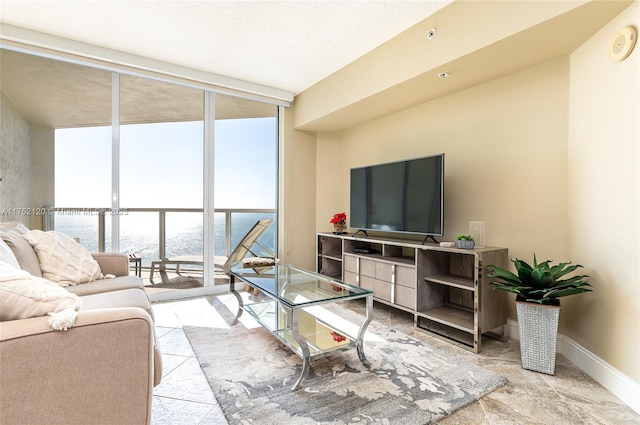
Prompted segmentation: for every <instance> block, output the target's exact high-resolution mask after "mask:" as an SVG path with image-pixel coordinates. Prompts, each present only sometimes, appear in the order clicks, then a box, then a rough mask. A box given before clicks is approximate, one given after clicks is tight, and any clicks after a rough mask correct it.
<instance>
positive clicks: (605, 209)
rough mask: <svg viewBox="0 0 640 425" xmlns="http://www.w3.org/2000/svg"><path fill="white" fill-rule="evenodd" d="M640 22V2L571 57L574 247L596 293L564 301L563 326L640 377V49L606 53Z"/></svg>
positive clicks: (570, 245)
mask: <svg viewBox="0 0 640 425" xmlns="http://www.w3.org/2000/svg"><path fill="white" fill-rule="evenodd" d="M628 25H634V26H635V27H636V28H638V27H640V3H638V2H636V3H635V4H634V5H632V6H631V7H629V8H628V9H627V10H625V11H624V12H623V13H622V14H621V15H620V16H618V17H617V18H616V19H614V20H613V21H612V22H611V23H610V24H608V25H607V26H605V27H604V28H603V29H602V30H600V31H599V32H598V33H597V34H595V35H594V36H593V37H592V38H591V39H590V40H588V41H587V42H586V43H585V44H584V45H582V46H581V47H580V48H579V49H577V50H576V51H575V52H574V53H573V54H572V55H571V57H570V59H571V61H570V63H571V71H570V81H571V87H570V96H569V110H570V114H569V144H568V150H569V162H568V192H567V203H568V252H569V256H570V258H572V259H574V260H575V261H576V262H579V263H581V264H584V266H585V267H586V269H587V270H586V271H587V273H588V274H590V275H591V276H592V281H593V285H594V292H593V293H592V294H589V295H587V296H579V297H571V298H568V299H567V302H566V303H565V307H566V312H565V314H564V321H563V332H564V333H566V334H567V335H569V336H570V337H571V338H572V339H573V340H575V341H576V342H577V343H579V344H580V345H582V346H584V347H586V348H587V349H588V350H589V351H591V352H592V353H594V354H595V355H597V356H598V357H600V358H602V359H604V360H605V361H606V362H607V363H609V364H611V365H612V366H613V367H615V368H616V369H618V370H620V371H621V372H622V373H624V374H625V375H626V376H628V377H630V378H631V379H633V380H634V381H635V382H639V383H640V362H638V353H639V352H640V277H639V276H640V238H639V236H640V226H639V224H640V173H639V171H638V170H639V169H640V150H639V148H638V143H639V141H640V120H639V119H638V117H640V96H639V93H640V48H638V46H637V45H636V48H635V50H634V51H633V53H632V54H631V55H630V56H629V57H628V58H627V59H626V60H625V61H622V62H613V61H611V60H610V58H609V56H608V54H607V52H608V50H609V44H610V43H611V40H612V38H613V37H614V35H615V34H616V32H617V31H618V30H619V29H620V28H623V27H625V26H628Z"/></svg>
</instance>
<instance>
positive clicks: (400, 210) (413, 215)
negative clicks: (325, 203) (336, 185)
mask: <svg viewBox="0 0 640 425" xmlns="http://www.w3.org/2000/svg"><path fill="white" fill-rule="evenodd" d="M443 193H444V154H439V155H433V156H428V157H424V158H416V159H410V160H406V161H398V162H391V163H387V164H377V165H371V166H368V167H361V168H352V169H351V210H350V220H349V225H350V227H351V228H353V229H361V230H377V231H383V232H406V233H419V234H424V235H433V236H442V235H443V205H444V202H443Z"/></svg>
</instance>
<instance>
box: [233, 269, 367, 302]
mask: <svg viewBox="0 0 640 425" xmlns="http://www.w3.org/2000/svg"><path fill="white" fill-rule="evenodd" d="M231 274H232V275H233V276H235V277H237V278H239V279H240V280H243V281H245V282H246V283H248V284H249V285H251V286H254V287H256V288H258V289H260V290H261V291H264V292H266V293H268V294H269V295H272V296H273V297H276V298H277V299H278V300H280V301H282V302H284V303H286V304H288V305H289V306H291V307H294V306H302V305H308V304H317V303H321V302H325V301H338V300H340V299H344V300H347V299H353V298H362V297H364V296H367V295H371V294H373V291H369V290H367V289H364V288H360V287H358V286H353V285H349V284H346V283H344V282H342V281H341V280H338V279H333V278H331V277H328V276H325V275H321V274H319V273H315V272H312V271H309V270H305V269H302V268H299V267H296V266H292V265H276V266H270V267H260V268H257V269H256V270H254V269H252V268H238V269H233V270H231Z"/></svg>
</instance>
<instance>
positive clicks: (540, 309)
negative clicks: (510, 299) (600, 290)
mask: <svg viewBox="0 0 640 425" xmlns="http://www.w3.org/2000/svg"><path fill="white" fill-rule="evenodd" d="M511 261H512V262H513V264H514V265H515V268H516V272H517V274H514V273H512V272H510V271H509V270H505V269H503V268H500V267H497V266H493V265H490V266H488V267H489V269H490V270H491V272H490V273H489V274H488V275H487V276H488V277H489V278H490V279H492V280H491V281H489V284H490V285H493V286H494V288H495V289H500V290H503V291H508V292H512V293H514V294H516V312H517V315H518V329H519V331H520V355H521V358H522V367H523V368H525V369H529V370H534V371H537V372H542V373H546V374H549V375H553V374H554V372H555V363H556V342H557V335H558V319H559V317H560V298H562V297H566V296H569V295H574V294H580V293H583V292H591V289H590V288H589V287H591V284H590V283H588V282H587V280H586V279H587V278H588V277H589V276H587V275H575V276H572V277H568V276H567V275H569V274H570V273H572V272H574V271H576V270H577V269H578V268H581V267H582V266H581V265H579V264H576V265H571V262H567V263H559V264H557V265H552V264H551V260H546V261H542V262H540V263H538V260H537V259H536V255H535V253H534V254H533V266H531V265H529V264H528V263H527V262H525V261H522V260H520V259H517V258H516V259H515V260H511Z"/></svg>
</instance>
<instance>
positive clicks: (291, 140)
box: [278, 109, 316, 270]
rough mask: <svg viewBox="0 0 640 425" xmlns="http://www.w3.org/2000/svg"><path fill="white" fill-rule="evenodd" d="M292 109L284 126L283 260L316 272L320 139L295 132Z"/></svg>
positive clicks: (280, 180) (281, 195)
mask: <svg viewBox="0 0 640 425" xmlns="http://www.w3.org/2000/svg"><path fill="white" fill-rule="evenodd" d="M291 113H292V111H291V110H290V109H285V110H284V114H283V116H282V120H281V121H282V123H281V133H283V134H282V135H281V144H280V175H279V186H280V199H279V202H280V205H279V214H280V217H279V228H278V232H279V251H280V252H279V259H280V261H281V262H282V263H283V264H296V265H298V266H300V267H305V268H308V269H311V270H314V269H315V259H314V253H315V227H314V224H315V220H316V204H315V199H316V195H315V191H316V186H315V182H316V139H315V135H314V134H313V133H308V132H304V131H297V130H294V129H293V126H292V120H291Z"/></svg>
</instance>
